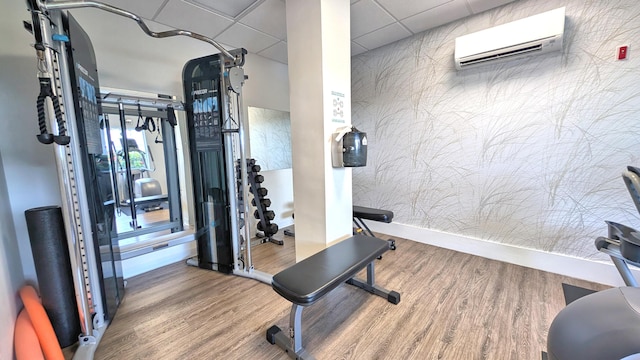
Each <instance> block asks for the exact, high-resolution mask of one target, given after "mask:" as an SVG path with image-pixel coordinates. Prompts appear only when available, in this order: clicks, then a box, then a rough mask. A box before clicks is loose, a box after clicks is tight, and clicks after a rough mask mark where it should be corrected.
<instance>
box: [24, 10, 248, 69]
mask: <svg viewBox="0 0 640 360" xmlns="http://www.w3.org/2000/svg"><path fill="white" fill-rule="evenodd" d="M37 4H38V7H39V8H40V10H65V9H78V8H85V7H92V8H98V9H100V10H104V11H108V12H110V13H113V14H116V15H120V16H123V17H126V18H129V19H132V20H133V21H135V22H136V23H138V25H139V26H140V28H141V29H142V31H144V32H145V34H147V35H149V36H151V37H154V38H166V37H172V36H187V37H190V38H194V39H196V40H200V41H204V42H206V43H209V44H211V45H213V46H214V47H215V48H216V49H218V50H219V51H220V52H221V53H222V54H223V55H224V56H226V57H227V58H229V59H231V60H233V62H234V63H235V64H236V65H238V61H242V60H241V59H238V58H237V56H234V55H232V54H231V53H230V52H229V50H227V49H225V48H224V47H223V46H222V45H220V43H218V42H217V41H215V40H213V39H211V38H209V37H207V36H204V35H201V34H198V33H195V32H192V31H188V30H180V29H176V30H168V31H161V32H155V31H151V29H149V27H148V26H147V24H145V22H144V21H143V20H142V18H141V17H140V16H138V15H136V14H134V13H132V12H129V11H126V10H123V9H120V8H117V7H115V6H111V5H107V4H103V3H101V2H97V1H55V2H44V1H42V0H37Z"/></svg>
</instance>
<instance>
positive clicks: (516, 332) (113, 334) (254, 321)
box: [95, 237, 607, 360]
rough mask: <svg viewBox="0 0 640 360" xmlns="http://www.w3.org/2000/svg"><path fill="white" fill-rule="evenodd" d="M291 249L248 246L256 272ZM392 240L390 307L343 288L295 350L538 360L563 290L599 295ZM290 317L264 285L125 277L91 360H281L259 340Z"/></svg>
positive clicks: (380, 275) (174, 270)
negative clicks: (395, 296)
mask: <svg viewBox="0 0 640 360" xmlns="http://www.w3.org/2000/svg"><path fill="white" fill-rule="evenodd" d="M384 238H387V237H384ZM293 242H294V241H293V239H292V238H290V237H285V245H284V246H278V245H275V244H271V243H266V244H261V245H258V246H255V247H254V248H253V258H254V265H255V267H256V268H257V269H259V270H262V271H266V272H269V273H272V274H275V273H277V272H278V271H279V270H282V269H284V268H286V267H287V266H290V265H292V264H293V263H294V262H295V255H294V246H293ZM396 242H397V246H398V249H397V250H396V251H388V252H387V253H386V254H385V255H384V257H383V259H382V260H379V261H377V262H376V282H377V283H378V284H379V285H381V286H383V287H385V288H387V289H390V290H396V291H398V292H400V293H401V296H402V297H401V302H400V303H399V304H398V305H393V304H391V303H389V302H387V301H386V300H385V299H382V298H380V297H377V296H373V295H370V294H369V293H366V292H364V291H362V290H360V289H357V288H355V287H352V286H349V285H343V286H341V287H339V288H338V289H336V290H334V291H333V292H331V293H329V294H328V295H327V296H325V297H324V298H323V299H321V300H320V301H318V302H317V303H315V304H314V305H312V306H310V307H308V308H306V309H305V310H304V312H303V345H304V346H305V347H306V349H307V350H308V351H309V352H310V353H311V354H312V355H314V356H315V357H316V358H317V359H319V360H322V359H456V360H457V359H540V354H541V351H543V350H545V349H546V335H547V330H548V328H549V325H550V324H551V321H552V320H553V318H554V316H555V315H556V314H557V313H558V312H559V311H560V310H561V309H562V308H563V307H564V298H563V294H562V286H561V283H562V282H565V283H568V284H572V285H576V286H581V287H585V288H589V289H593V290H603V289H605V288H607V287H606V286H604V285H599V284H593V283H589V282H585V281H581V280H576V279H572V278H567V277H563V276H560V275H555V274H551V273H546V272H542V271H538V270H533V269H529V268H524V267H520V266H516V265H511V264H507V263H502V262H498V261H493V260H488V259H485V258H480V257H476V256H472V255H467V254H463V253H458V252H455V251H451V250H445V249H441V248H437V247H433V246H429V245H425V244H420V243H416V242H413V241H409V240H404V239H397V240H396ZM362 276H363V277H364V276H365V275H364V274H362ZM289 310H290V303H289V302H287V301H286V300H284V299H283V298H282V297H280V296H279V295H277V294H276V293H275V292H274V291H273V290H272V289H271V287H270V286H268V285H266V284H263V283H260V282H258V281H255V280H251V279H246V278H240V277H236V276H230V275H224V274H220V273H217V272H212V271H206V270H202V269H198V268H194V267H189V266H187V265H185V264H184V263H176V264H173V265H169V266H167V267H164V268H161V269H158V270H155V271H152V272H149V273H146V274H143V275H140V276H137V277H135V278H132V279H129V281H128V286H127V289H126V296H125V299H124V302H123V303H122V305H121V307H120V309H119V310H118V313H117V314H116V316H115V319H114V321H113V322H112V324H111V325H110V326H109V328H108V329H107V331H106V333H105V335H104V337H103V339H102V341H101V343H100V345H99V347H98V350H97V352H96V356H95V358H96V359H288V357H287V356H286V354H285V353H284V352H283V351H282V350H281V349H280V348H279V347H277V346H276V345H271V344H269V343H268V342H267V341H266V340H265V332H266V330H267V329H268V328H269V327H270V326H271V325H274V324H275V325H278V326H279V327H280V328H281V329H283V330H285V331H286V329H288V321H289Z"/></svg>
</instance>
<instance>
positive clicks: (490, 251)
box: [366, 221, 640, 286]
mask: <svg viewBox="0 0 640 360" xmlns="http://www.w3.org/2000/svg"><path fill="white" fill-rule="evenodd" d="M366 223H367V226H369V227H370V228H371V230H373V231H375V232H379V233H383V234H388V235H390V236H397V237H400V238H404V239H409V240H413V241H417V242H420V243H424V244H428V245H433V246H437V247H441V248H445V249H450V250H455V251H459V252H463V253H467V254H471V255H477V256H482V257H484V258H488V259H493V260H498V261H504V262H507V263H511V264H515V265H520V266H526V267H529V268H533V269H538V270H542V271H547V272H551V273H555V274H560V275H565V276H569V277H572V278H577V279H582V280H588V281H592V282H595V283H599V284H605V285H610V286H624V281H623V280H622V277H620V274H619V273H618V271H617V270H616V268H615V266H614V265H613V263H612V262H602V261H595V260H589V259H584V258H578V257H573V256H569V255H563V254H558V253H550V252H545V251H541V250H536V249H530V248H524V247H519V246H514V245H508V244H502V243H497V242H493V241H487V240H480V239H475V238H471V237H466V236H462V235H456V234H450V233H445V232H440V231H435V230H429V229H424V228H419V227H415V226H411V225H404V224H399V223H390V224H385V223H381V222H375V221H367V222H366ZM631 272H632V273H633V275H634V276H635V277H636V278H637V279H640V270H637V269H631Z"/></svg>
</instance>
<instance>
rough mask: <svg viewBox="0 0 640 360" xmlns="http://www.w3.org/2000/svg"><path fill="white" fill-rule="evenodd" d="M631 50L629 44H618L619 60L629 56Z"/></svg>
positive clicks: (617, 54)
mask: <svg viewBox="0 0 640 360" xmlns="http://www.w3.org/2000/svg"><path fill="white" fill-rule="evenodd" d="M628 52H629V46H628V45H622V46H618V51H617V52H616V59H617V60H625V59H626V58H627V53H628Z"/></svg>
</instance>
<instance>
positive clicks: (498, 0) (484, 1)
mask: <svg viewBox="0 0 640 360" xmlns="http://www.w3.org/2000/svg"><path fill="white" fill-rule="evenodd" d="M512 1H513V0H467V2H468V3H469V6H470V7H471V11H473V13H474V14H477V13H481V12H483V11H486V10H489V9H493V8H495V7H498V6H502V5H504V4H508V3H510V2H512Z"/></svg>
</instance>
